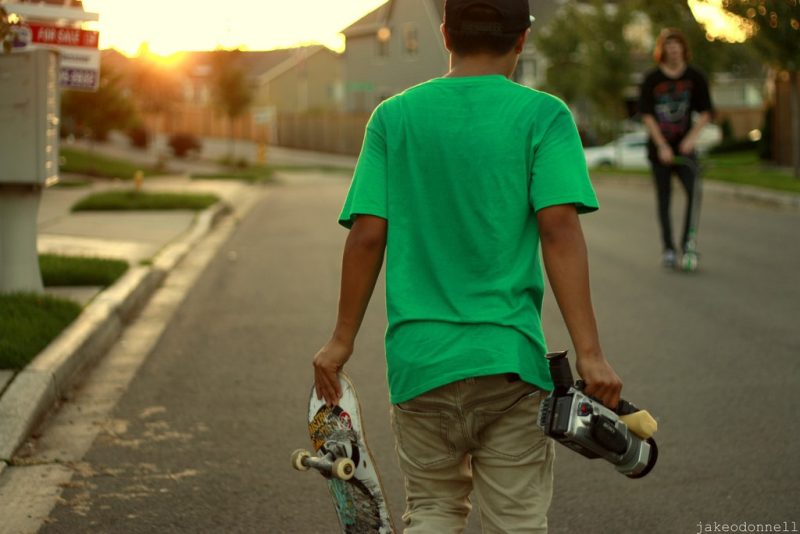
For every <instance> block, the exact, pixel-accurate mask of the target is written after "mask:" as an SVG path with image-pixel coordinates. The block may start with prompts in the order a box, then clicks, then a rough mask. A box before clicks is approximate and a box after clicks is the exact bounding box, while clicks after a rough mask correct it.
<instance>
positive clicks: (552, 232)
mask: <svg viewBox="0 0 800 534" xmlns="http://www.w3.org/2000/svg"><path fill="white" fill-rule="evenodd" d="M536 218H537V221H538V223H539V233H540V236H541V243H542V258H543V260H544V266H545V269H546V271H547V277H548V279H549V281H550V287H551V288H552V290H553V294H554V295H555V298H556V301H557V302H558V306H559V308H560V309H561V315H562V316H563V317H564V322H565V323H566V325H567V330H568V331H569V334H570V337H571V338H572V344H573V346H574V347H575V351H576V353H577V363H576V367H577V370H578V374H579V375H580V376H581V378H583V380H584V382H585V383H586V389H585V392H586V394H587V395H591V396H592V397H595V398H597V399H599V400H600V401H601V402H602V403H603V404H605V405H606V406H608V407H609V408H616V407H617V404H618V403H619V399H620V392H621V391H622V381H621V380H620V379H619V377H618V376H617V374H616V373H615V372H614V370H613V369H612V368H611V365H609V363H608V361H607V360H606V358H605V356H604V355H603V350H602V348H601V347H600V337H599V335H598V333H597V323H596V321H595V317H594V310H593V308H592V300H591V294H590V290H589V262H588V255H587V252H586V242H585V241H584V238H583V231H582V229H581V225H580V221H579V220H578V212H577V210H576V209H575V206H574V205H572V204H563V205H556V206H550V207H547V208H543V209H541V210H539V211H538V212H537V214H536Z"/></svg>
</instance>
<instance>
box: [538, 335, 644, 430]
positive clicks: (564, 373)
mask: <svg viewBox="0 0 800 534" xmlns="http://www.w3.org/2000/svg"><path fill="white" fill-rule="evenodd" d="M568 353H569V351H566V350H562V351H558V352H550V353H548V354H547V356H546V357H547V360H548V362H549V363H550V375H551V376H552V378H553V385H554V386H555V391H554V394H555V395H564V394H566V393H567V392H568V391H569V388H571V387H575V388H576V389H579V390H581V391H584V390H585V389H586V382H584V381H583V380H578V381H577V382H575V381H574V380H573V378H572V369H571V368H570V366H569V360H567V354H568ZM592 398H594V397H592ZM594 400H596V401H597V402H600V401H599V400H598V399H594ZM601 404H602V403H601ZM638 411H639V408H637V407H636V406H634V405H633V403H630V402H628V401H626V400H625V399H620V400H619V404H618V405H617V409H616V410H614V412H616V413H617V415H629V414H632V413H636V412H638Z"/></svg>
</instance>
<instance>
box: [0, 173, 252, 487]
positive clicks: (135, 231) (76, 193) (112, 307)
mask: <svg viewBox="0 0 800 534" xmlns="http://www.w3.org/2000/svg"><path fill="white" fill-rule="evenodd" d="M131 187H132V185H131V184H130V183H129V182H128V183H124V182H118V183H113V182H103V181H96V182H94V184H93V185H91V186H88V187H79V188H49V189H46V190H45V191H44V192H43V193H42V199H41V204H40V208H39V214H38V224H39V230H38V231H39V234H38V249H39V252H40V253H58V254H65V255H76V256H94V257H103V258H118V259H123V260H126V261H127V262H128V264H129V269H128V271H127V272H126V274H125V275H124V276H123V277H122V278H120V279H119V280H118V281H117V282H116V283H115V284H114V285H112V286H111V287H109V288H106V289H103V288H100V287H77V288H74V287H70V288H53V287H48V288H46V292H47V293H50V294H55V295H57V296H61V297H65V298H69V299H71V300H75V301H78V302H80V303H81V304H82V305H84V306H85V307H84V310H83V312H82V313H81V315H80V316H79V317H78V319H76V320H75V321H74V322H73V323H72V324H71V325H70V326H69V327H68V328H67V329H66V330H64V332H62V334H61V335H60V336H59V337H58V338H56V339H55V340H54V341H53V342H52V343H51V344H50V345H49V346H47V347H46V348H45V349H44V350H43V351H42V352H41V353H40V354H39V355H38V356H37V357H36V358H35V359H34V360H33V361H32V362H31V363H30V364H29V365H28V366H27V367H26V368H25V369H24V370H22V371H20V372H18V373H13V372H11V371H0V472H2V470H3V468H4V467H5V466H6V464H7V462H8V461H10V460H11V458H12V456H13V454H14V452H15V450H16V449H17V448H18V447H19V446H20V445H21V444H22V443H23V442H24V440H25V439H27V437H28V436H29V434H30V432H31V431H32V430H33V429H34V428H35V426H36V425H37V424H38V423H39V422H40V421H41V419H42V418H43V417H44V415H45V414H46V413H47V412H48V411H49V410H50V409H51V408H52V407H53V406H54V405H55V404H56V403H57V402H58V400H59V399H60V398H61V397H62V396H63V394H64V392H66V391H67V390H69V389H70V387H72V385H74V384H75V383H76V381H77V380H78V379H79V378H80V376H81V372H82V371H84V370H85V369H87V368H89V367H91V365H92V364H93V363H94V362H95V361H97V360H98V359H99V358H101V357H102V356H103V355H104V354H105V352H106V351H107V350H108V349H109V348H110V347H111V345H113V343H114V342H115V341H116V339H117V338H118V337H119V335H120V333H121V332H122V330H123V329H124V328H125V325H126V324H127V323H129V322H130V321H131V320H132V319H133V317H135V315H136V314H137V312H138V310H139V309H140V308H141V307H142V306H143V305H144V303H145V302H146V301H147V300H148V299H149V297H150V295H151V294H152V293H153V292H154V291H155V290H156V289H158V287H159V286H160V285H161V283H162V281H163V280H164V278H165V277H166V276H167V275H168V274H169V272H170V271H171V270H172V269H173V268H174V267H175V266H176V265H177V264H178V263H179V262H180V261H181V259H182V258H183V257H184V256H185V255H186V254H187V253H188V252H189V251H190V250H191V249H192V247H193V246H194V245H195V244H196V243H197V242H198V241H199V240H200V239H202V238H203V237H204V236H205V235H206V234H207V233H208V232H210V231H211V230H212V228H213V226H214V224H215V222H216V221H217V220H218V219H219V218H220V217H222V216H225V215H226V214H230V213H234V214H235V213H237V212H239V211H240V210H243V209H244V207H245V206H247V205H249V204H251V203H252V202H253V200H254V199H255V198H257V197H258V196H259V194H260V193H261V192H263V191H264V189H263V188H262V187H261V186H251V185H247V184H244V183H241V182H236V181H211V180H190V179H189V178H188V176H186V175H174V176H163V177H152V178H148V179H147V180H146V183H145V186H144V190H145V191H170V192H191V193H213V194H215V195H217V196H218V197H219V198H220V200H221V201H220V202H218V203H217V204H215V205H214V206H212V207H210V208H208V209H206V210H205V211H203V212H200V213H196V212H193V211H189V210H178V211H146V212H145V211H138V212H82V213H72V212H71V211H70V209H71V207H72V205H73V204H74V203H75V202H77V201H78V200H79V199H81V198H83V197H84V196H87V195H89V194H91V193H95V192H99V191H106V190H111V189H127V190H130V188H131Z"/></svg>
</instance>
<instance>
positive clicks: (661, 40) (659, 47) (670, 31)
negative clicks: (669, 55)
mask: <svg viewBox="0 0 800 534" xmlns="http://www.w3.org/2000/svg"><path fill="white" fill-rule="evenodd" d="M670 39H673V40H675V41H678V42H679V43H680V44H681V46H682V47H683V60H684V61H685V62H686V63H688V62H689V60H690V59H692V52H691V50H689V41H687V40H686V37H685V36H684V35H683V33H682V32H681V31H680V30H679V29H677V28H664V29H663V30H661V33H660V34H659V35H658V39H656V47H655V49H654V50H653V60H655V62H656V63H658V64H659V65H660V64H661V63H663V62H664V61H665V60H666V57H664V45H666V44H667V41H669V40H670Z"/></svg>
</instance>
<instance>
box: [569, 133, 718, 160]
mask: <svg viewBox="0 0 800 534" xmlns="http://www.w3.org/2000/svg"><path fill="white" fill-rule="evenodd" d="M721 140H722V131H721V130H720V127H719V126H717V125H716V124H708V125H706V127H705V128H703V130H702V131H701V132H700V136H699V137H698V139H697V151H698V152H699V153H700V154H705V153H706V152H708V151H709V150H710V149H711V148H712V147H713V146H714V145H716V144H718V143H719V142H720V141H721ZM583 151H584V154H585V155H586V165H587V166H588V167H589V168H592V167H619V168H623V169H647V168H649V167H650V162H649V161H648V160H647V133H645V132H644V131H643V130H640V131H636V132H630V133H626V134H624V135H622V136H621V137H619V138H617V139H616V140H615V141H612V142H610V143H608V144H606V145H603V146H594V147H589V148H585V149H584V150H583Z"/></svg>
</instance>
